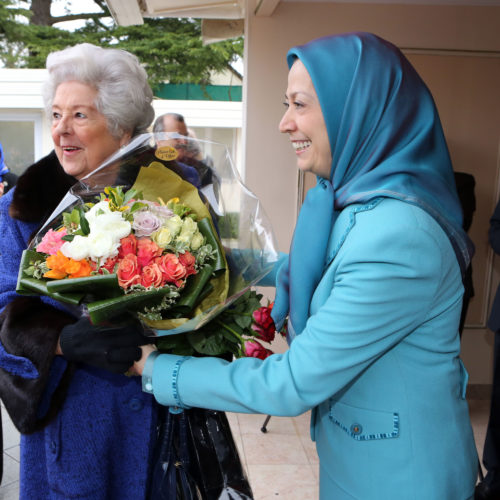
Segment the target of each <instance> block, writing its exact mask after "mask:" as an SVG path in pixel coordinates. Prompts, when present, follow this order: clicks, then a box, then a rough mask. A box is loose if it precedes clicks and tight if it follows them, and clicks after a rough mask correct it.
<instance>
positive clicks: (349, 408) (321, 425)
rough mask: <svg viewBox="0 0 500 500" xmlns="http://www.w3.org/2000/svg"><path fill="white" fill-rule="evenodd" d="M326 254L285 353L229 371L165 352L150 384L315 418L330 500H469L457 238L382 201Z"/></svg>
mask: <svg viewBox="0 0 500 500" xmlns="http://www.w3.org/2000/svg"><path fill="white" fill-rule="evenodd" d="M328 256H329V264H328V265H327V267H326V269H325V271H324V274H323V277H322V279H321V281H320V283H319V285H318V287H317V288H316V290H315V293H314V295H313V297H312V301H311V304H310V312H311V316H310V318H309V320H308V322H307V325H306V328H305V329H304V331H303V332H300V333H299V335H298V336H297V337H296V338H295V340H293V342H292V344H291V347H290V349H289V350H288V351H287V352H286V353H284V354H276V355H273V356H271V357H269V358H267V359H266V360H265V361H261V360H258V359H255V358H245V359H241V360H237V361H235V362H233V363H226V362H224V361H221V360H218V359H213V358H205V359H195V358H189V357H188V358H181V357H177V356H168V355H160V356H159V357H157V358H156V359H155V360H154V363H153V364H152V370H151V378H150V376H149V373H148V368H149V367H148V366H147V368H146V370H145V372H144V374H143V385H144V387H145V388H146V389H148V388H150V387H151V386H152V391H153V393H154V395H155V397H156V399H157V400H158V402H160V403H161V404H164V405H170V406H174V405H178V406H184V407H191V406H199V407H210V408H214V409H219V410H227V411H236V412H248V413H263V414H272V415H289V416H293V415H298V414H301V413H303V412H305V411H306V410H309V409H313V411H312V419H311V431H312V438H313V439H314V440H315V441H316V445H317V450H318V455H319V458H320V497H321V499H323V500H344V499H345V500H347V499H358V500H379V499H380V500H387V499H393V498H397V499H398V500H410V499H411V500H422V499H425V500H465V499H468V498H472V496H473V494H474V484H475V481H476V476H477V464H478V461H477V454H476V448H475V444H474V439H473V434H472V429H471V425H470V420H469V413H468V405H467V402H466V400H465V389H466V384H467V373H466V370H465V368H464V366H463V364H462V362H461V361H460V359H459V349H460V343H459V336H458V323H459V318H460V310H461V302H462V294H463V285H462V282H461V277H460V270H459V266H458V263H457V259H456V257H455V253H454V251H453V249H452V246H451V244H450V241H449V239H448V238H447V236H446V235H445V233H444V232H443V230H442V229H441V228H440V227H439V225H438V224H437V223H436V222H435V220H434V219H433V218H431V217H430V216H429V215H428V214H427V213H426V212H424V211H423V210H421V209H420V208H418V207H416V206H413V205H410V204H407V203H404V202H401V201H399V200H395V199H378V200H375V201H373V202H371V203H367V204H354V205H350V206H348V207H346V208H345V209H344V210H343V211H342V212H341V214H340V215H339V217H338V219H337V221H336V223H335V224H334V227H333V229H332V232H331V235H330V240H329V247H328ZM152 359H153V358H152ZM149 364H151V363H149ZM147 365H148V364H147ZM148 383H149V384H150V385H148Z"/></svg>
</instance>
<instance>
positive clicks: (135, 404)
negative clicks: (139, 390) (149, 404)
mask: <svg viewBox="0 0 500 500" xmlns="http://www.w3.org/2000/svg"><path fill="white" fill-rule="evenodd" d="M128 406H129V408H130V409H131V410H133V411H140V410H142V409H143V408H144V403H143V402H142V400H141V399H140V398H132V399H131V400H130V401H129V402H128Z"/></svg>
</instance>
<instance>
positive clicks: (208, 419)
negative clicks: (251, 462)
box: [149, 407, 253, 500]
mask: <svg viewBox="0 0 500 500" xmlns="http://www.w3.org/2000/svg"><path fill="white" fill-rule="evenodd" d="M252 499H253V495H252V490H251V488H250V484H249V483H248V480H247V477H246V475H245V472H244V471H243V467H242V464H241V461H240V457H239V455H238V450H237V448H236V445H235V442H234V439H233V435H232V434H231V428H230V427H229V423H228V421H227V417H226V414H225V413H224V412H220V411H215V410H204V409H201V408H193V409H190V410H185V411H181V412H180V413H171V412H170V411H169V410H168V408H163V407H162V408H161V409H160V414H159V437H158V440H157V445H156V449H155V453H154V457H153V463H152V471H151V484H150V494H149V500H252Z"/></svg>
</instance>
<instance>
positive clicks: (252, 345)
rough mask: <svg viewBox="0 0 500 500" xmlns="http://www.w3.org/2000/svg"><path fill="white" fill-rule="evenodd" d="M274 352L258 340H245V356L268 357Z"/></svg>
mask: <svg viewBox="0 0 500 500" xmlns="http://www.w3.org/2000/svg"><path fill="white" fill-rule="evenodd" d="M271 354H273V352H272V351H270V350H269V349H266V348H265V347H264V346H263V345H262V344H260V343H259V342H257V341H253V340H252V341H249V342H245V356H247V357H249V358H259V359H266V358H268V357H269V356H271Z"/></svg>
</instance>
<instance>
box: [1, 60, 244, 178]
mask: <svg viewBox="0 0 500 500" xmlns="http://www.w3.org/2000/svg"><path fill="white" fill-rule="evenodd" d="M45 78H46V71H45V70H44V69H0V121H3V122H13V121H33V122H34V124H35V126H34V129H35V133H34V137H26V138H25V139H26V141H34V146H33V147H34V155H35V159H38V158H40V157H42V156H43V155H45V154H47V153H48V152H50V151H51V150H52V147H53V146H52V138H51V135H50V126H49V122H48V120H47V119H46V117H45V113H44V110H43V101H42V95H41V89H42V84H43V82H44V80H45ZM153 107H154V109H155V115H156V116H158V115H161V114H163V113H166V112H175V113H180V114H182V115H184V117H185V119H186V122H187V124H188V125H189V126H190V127H194V128H197V129H199V133H198V136H199V138H204V139H209V140H215V141H219V142H224V143H226V144H227V145H228V147H229V148H230V149H231V150H232V151H233V153H234V154H235V158H234V161H235V162H236V163H237V165H238V167H239V168H240V169H241V170H242V156H241V147H240V144H239V143H240V139H241V126H242V103H241V102H234V101H233V102H230V101H227V102H226V101H178V100H166V99H154V101H153ZM0 129H1V128H0ZM226 141H227V142H226ZM0 142H2V137H1V136H0Z"/></svg>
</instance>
